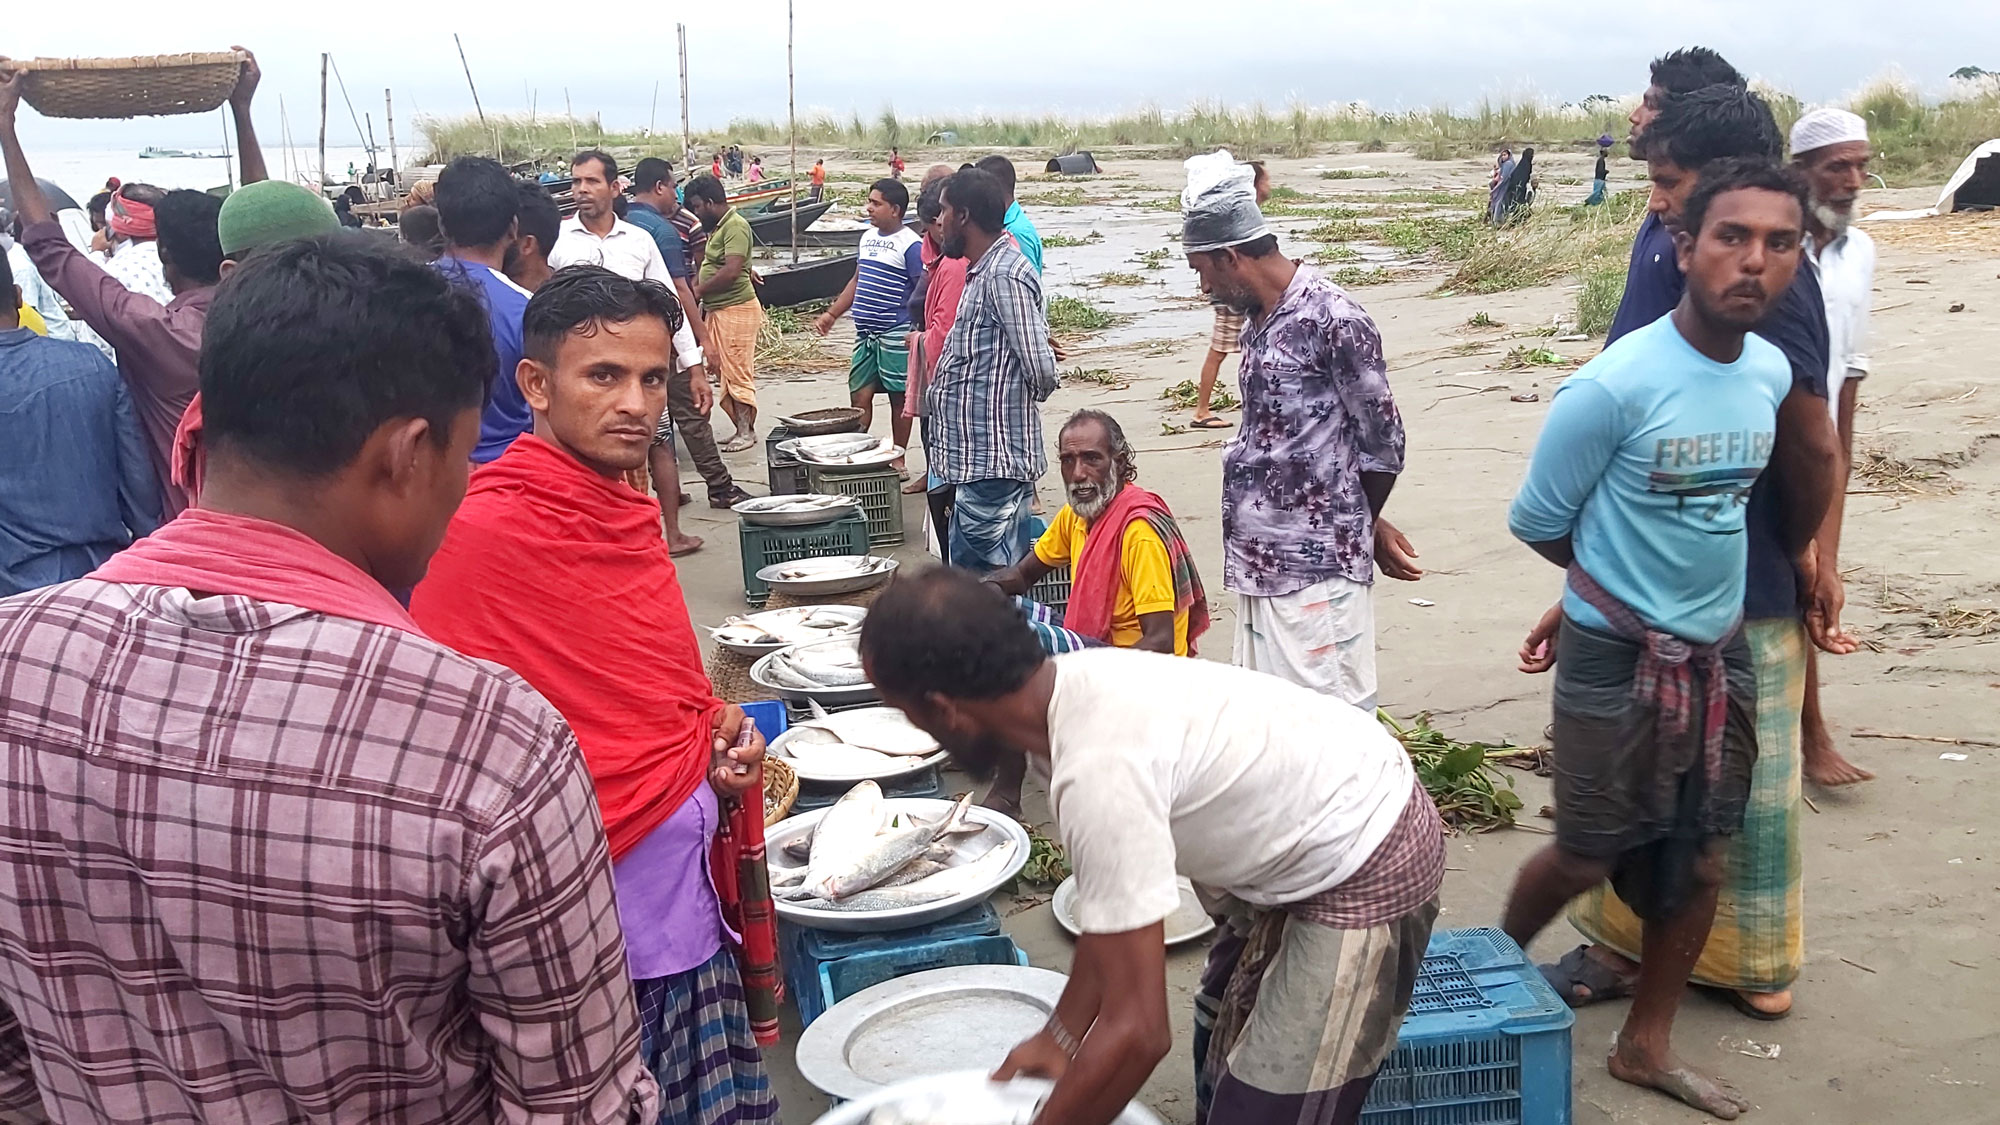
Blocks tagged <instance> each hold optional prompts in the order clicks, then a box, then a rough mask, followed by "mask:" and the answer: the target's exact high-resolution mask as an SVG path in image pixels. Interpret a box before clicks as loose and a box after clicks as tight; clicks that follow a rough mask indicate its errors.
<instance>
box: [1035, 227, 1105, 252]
mask: <svg viewBox="0 0 2000 1125" xmlns="http://www.w3.org/2000/svg"><path fill="white" fill-rule="evenodd" d="M1103 241H1104V236H1103V235H1101V234H1099V233H1097V232H1096V231H1091V232H1090V233H1089V234H1086V235H1080V236H1079V235H1074V234H1064V233H1063V232H1061V231H1054V232H1051V233H1049V234H1045V235H1043V236H1042V248H1043V249H1044V250H1060V249H1062V248H1063V247H1065V246H1088V245H1090V244H1091V243H1093V242H1103Z"/></svg>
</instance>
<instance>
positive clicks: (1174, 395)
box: [1160, 379, 1243, 410]
mask: <svg viewBox="0 0 2000 1125" xmlns="http://www.w3.org/2000/svg"><path fill="white" fill-rule="evenodd" d="M1160 397H1161V398H1163V399H1166V400H1167V401H1168V402H1171V403H1173V404H1174V405H1175V406H1178V407H1180V408H1181V409H1182V410H1193V409H1194V408H1195V403H1196V402H1197V401H1199V399H1200V398H1201V388H1200V387H1199V386H1197V385H1196V384H1195V381H1194V380H1193V379H1182V380H1181V381H1180V382H1178V383H1175V384H1174V385H1173V386H1171V387H1168V388H1167V389H1166V390H1163V391H1161V392H1160ZM1208 405H1209V408H1210V409H1212V410H1235V409H1236V408H1237V407H1239V406H1242V405H1243V403H1242V402H1240V401H1238V400H1237V398H1236V396H1235V395H1233V394H1230V393H1229V388H1228V387H1225V386H1223V385H1222V384H1221V383H1220V382H1217V383H1216V384H1215V389H1214V391H1213V392H1212V393H1210V394H1209V396H1208Z"/></svg>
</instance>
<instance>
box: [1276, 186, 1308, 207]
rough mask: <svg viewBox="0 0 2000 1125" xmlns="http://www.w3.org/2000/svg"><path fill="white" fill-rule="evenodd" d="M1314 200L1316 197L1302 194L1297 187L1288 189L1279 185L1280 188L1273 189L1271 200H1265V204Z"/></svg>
mask: <svg viewBox="0 0 2000 1125" xmlns="http://www.w3.org/2000/svg"><path fill="white" fill-rule="evenodd" d="M1312 198H1314V197H1313V196H1310V195H1307V194H1306V193H1305V192H1302V191H1300V190H1299V189H1297V188H1295V187H1286V186H1285V185H1283V184H1279V185H1278V186H1276V187H1274V188H1272V189H1271V196H1270V198H1269V199H1267V200H1265V203H1266V204H1271V203H1296V202H1297V201H1299V200H1301V199H1312Z"/></svg>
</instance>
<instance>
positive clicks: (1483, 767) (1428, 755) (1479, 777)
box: [1375, 711, 1521, 832]
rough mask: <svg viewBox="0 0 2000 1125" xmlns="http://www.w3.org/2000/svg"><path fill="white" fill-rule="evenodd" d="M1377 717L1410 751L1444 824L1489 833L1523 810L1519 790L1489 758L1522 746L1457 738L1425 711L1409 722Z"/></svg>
mask: <svg viewBox="0 0 2000 1125" xmlns="http://www.w3.org/2000/svg"><path fill="white" fill-rule="evenodd" d="M1375 717H1376V719H1378V720H1380V721H1381V723H1382V725H1383V726H1385V727H1388V728H1389V733H1391V734H1393V735H1395V736H1396V740H1397V741H1398V742H1401V743H1402V744H1403V749H1404V750H1406V751H1408V752H1409V755H1410V762H1411V764H1412V765H1414V766H1415V767H1416V771H1417V780H1418V781H1420V782H1422V783H1423V786H1424V789H1425V790H1426V791H1428V792H1429V793H1430V795H1431V800H1432V801H1433V802H1435V803H1436V805H1437V808H1438V814H1439V815H1440V816H1442V817H1443V818H1444V822H1445V824H1446V825H1448V826H1449V827H1451V828H1454V829H1457V830H1459V831H1463V832H1489V831H1491V830H1493V829H1495V828H1506V827H1510V826H1512V825H1513V823H1514V814H1515V813H1516V812H1519V811H1520V809H1521V797H1520V794H1518V793H1516V792H1514V781H1513V779H1512V778H1509V777H1506V776H1504V775H1502V774H1500V773H1499V772H1497V771H1496V770H1494V768H1493V767H1492V766H1490V765H1488V764H1487V762H1488V760H1489V759H1491V758H1502V757H1511V756H1513V755H1515V754H1518V753H1519V752H1520V749H1521V748H1520V747H1518V746H1513V745H1510V744H1508V743H1486V742H1460V741H1458V740H1456V739H1454V738H1452V737H1450V736H1449V735H1447V734H1445V733H1444V732H1443V731H1440V730H1438V729H1437V728H1435V727H1433V726H1431V721H1430V716H1429V715H1427V714H1426V715H1418V716H1417V717H1416V718H1415V719H1412V720H1411V721H1410V724H1409V725H1408V726H1404V725H1403V724H1401V723H1398V722H1397V721H1396V720H1395V718H1394V717H1392V716H1391V715H1390V714H1389V713H1388V712H1387V711H1377V712H1375Z"/></svg>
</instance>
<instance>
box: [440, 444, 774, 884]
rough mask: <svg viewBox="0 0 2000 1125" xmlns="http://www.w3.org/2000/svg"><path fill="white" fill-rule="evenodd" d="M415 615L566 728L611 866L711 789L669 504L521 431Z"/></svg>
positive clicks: (704, 679) (488, 472)
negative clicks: (499, 668) (492, 667)
mask: <svg viewBox="0 0 2000 1125" xmlns="http://www.w3.org/2000/svg"><path fill="white" fill-rule="evenodd" d="M410 611H411V613H413V614H414V615H415V616H416V619H417V620H418V621H420V622H422V623H423V625H424V627H425V628H426V629H428V630H430V633H431V635H432V636H434V637H436V638H437V639H438V640H439V641H441V642H443V643H445V644H447V645H450V646H451V647H453V648H455V649H457V650H459V651H460V652H463V653H467V654H469V655H472V656H477V657H480V658H482V659H486V660H492V661H495V662H497V663H500V664H504V665H506V666H507V667H509V668H512V669H513V670H514V671H516V672H519V673H520V674H521V676H522V677H523V678H524V679H526V680H527V681H528V683H529V684H531V685H533V687H534V688H535V690H536V691H539V692H541V693H542V695H544V696H545V697H547V698H548V700H549V702H550V703H552V704H554V705H555V708H556V710H557V711H560V712H561V713H562V715H563V717H564V718H565V719H567V720H569V725H570V727H571V728H572V729H573V730H575V731H576V740H577V743H578V744H579V745H580V746H581V747H582V748H583V758H584V761H585V763H587V764H588V765H589V767H590V776H591V780H592V781H593V782H594V783H595V785H596V789H597V805H598V809H599V810H600V812H601V813H602V814H603V817H604V830H605V834H606V835H607V836H608V837H609V838H610V841H611V855H612V858H613V859H618V858H621V857H623V856H624V855H625V853H626V852H628V851H630V850H631V848H632V846H633V845H634V844H637V843H638V842H639V841H640V840H642V839H644V838H645V836H646V834H647V833H649V832H651V831H652V830H653V829H655V828H657V827H659V826H660V824H661V822H663V821H665V820H666V819H667V817H669V816H671V815H672V814H673V812H674V810H676V809H678V808H680V807H681V805H682V804H683V803H685V802H686V801H687V799H688V797H689V796H690V795H692V794H693V793H694V790H695V786H697V785H702V784H705V783H706V780H707V773H708V768H709V760H710V756H711V753H712V748H713V745H714V734H713V733H712V723H713V721H714V717H715V714H716V712H717V711H718V710H720V709H721V707H722V702H721V701H720V700H718V699H717V698H716V697H715V692H714V690H713V689H712V688H711V687H710V686H709V682H708V676H707V674H706V673H705V672H704V671H703V670H702V661H701V646H700V645H699V644H698V643H697V642H696V641H695V636H694V626H693V625H692V624H691V623H690V622H689V620H688V612H687V602H686V600H685V599H684V597H683V596H682V594H681V584H680V579H679V578H678V577H677V575H676V574H675V571H674V564H673V562H672V561H671V560H670V559H669V558H668V556H667V544H666V540H664V539H662V538H661V536H660V506H659V504H658V503H657V502H656V501H653V500H651V499H649V498H647V497H645V496H642V495H640V494H639V493H637V492H634V491H633V490H632V489H630V488H628V487H627V486H626V485H624V484H623V483H622V482H619V481H611V480H606V479H604V478H603V477H601V476H599V475H598V474H596V473H594V472H592V471H591V470H589V469H587V468H585V467H584V466H583V465H581V464H579V463H578V462H577V460H576V459H575V458H573V457H571V456H570V455H569V454H567V453H565V452H563V451H562V450H560V449H558V448H556V447H555V446H553V445H551V444H549V443H548V442H546V441H543V440H541V439H540V438H537V437H536V436H535V435H533V434H531V433H530V434H523V435H521V436H520V437H519V438H517V439H515V441H514V444H513V445H511V446H509V447H508V449H507V452H506V453H505V454H503V455H502V456H501V457H500V458H499V459H497V460H495V461H493V462H492V463H490V464H488V465H486V466H485V467H484V468H482V469H480V470H479V471H478V472H477V473H475V474H473V477H472V484H471V486H470V487H469V488H468V489H467V490H466V494H465V503H463V504H462V505H460V506H459V509H458V514H457V515H456V516H455V517H453V519H452V521H451V528H450V530H449V531H447V532H446V533H445V539H444V545H443V546H442V547H440V548H439V549H438V553H437V556H436V557H435V558H433V559H432V560H431V569H430V575H429V577H427V578H425V579H424V581H423V582H422V583H421V584H420V585H418V586H417V589H416V593H415V594H414V595H413V596H412V598H411V600H410ZM759 824H760V825H761V824H762V821H761V820H760V821H759Z"/></svg>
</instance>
